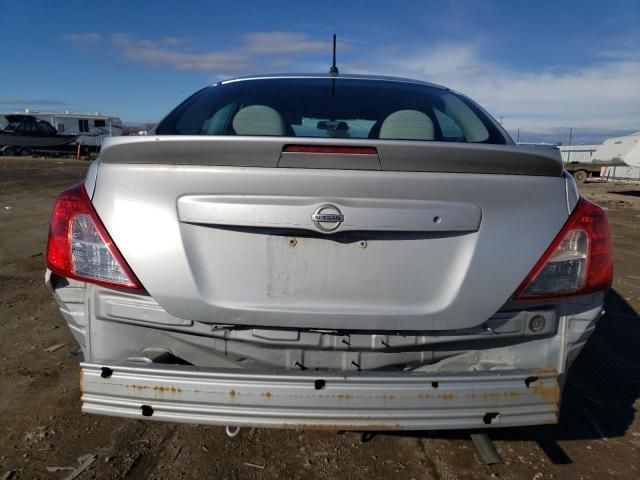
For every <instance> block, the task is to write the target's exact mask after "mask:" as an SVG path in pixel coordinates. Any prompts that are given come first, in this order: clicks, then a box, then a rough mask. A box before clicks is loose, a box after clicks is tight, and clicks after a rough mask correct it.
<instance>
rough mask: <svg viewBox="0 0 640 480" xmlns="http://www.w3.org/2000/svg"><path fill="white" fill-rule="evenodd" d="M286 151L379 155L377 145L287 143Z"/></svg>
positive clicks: (284, 150)
mask: <svg viewBox="0 0 640 480" xmlns="http://www.w3.org/2000/svg"><path fill="white" fill-rule="evenodd" d="M282 151H283V152H284V153H334V154H341V155H378V149H377V148H375V147H356V146H351V145H286V146H285V147H284V149H283V150H282Z"/></svg>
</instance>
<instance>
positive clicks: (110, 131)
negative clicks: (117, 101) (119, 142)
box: [25, 109, 123, 149]
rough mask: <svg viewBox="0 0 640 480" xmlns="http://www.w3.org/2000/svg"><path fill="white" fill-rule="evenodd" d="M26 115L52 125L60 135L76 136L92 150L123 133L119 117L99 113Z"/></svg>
mask: <svg viewBox="0 0 640 480" xmlns="http://www.w3.org/2000/svg"><path fill="white" fill-rule="evenodd" d="M25 114H27V115H30V116H33V117H35V118H38V119H40V120H43V121H45V122H48V123H50V124H51V125H52V126H53V127H54V129H56V130H57V131H58V133H60V134H68V135H75V136H76V137H77V139H76V141H77V143H79V144H80V145H82V146H83V147H86V148H90V149H99V148H100V147H101V146H102V142H103V141H104V139H105V138H107V137H117V136H120V135H122V133H123V125H122V121H121V120H120V119H119V118H118V117H113V116H110V115H101V114H100V113H97V112H96V113H76V112H69V111H66V112H41V111H39V110H34V109H27V110H25Z"/></svg>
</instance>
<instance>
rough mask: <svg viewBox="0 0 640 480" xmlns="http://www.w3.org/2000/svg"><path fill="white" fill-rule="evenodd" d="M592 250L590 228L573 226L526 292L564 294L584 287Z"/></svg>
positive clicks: (529, 294)
mask: <svg viewBox="0 0 640 480" xmlns="http://www.w3.org/2000/svg"><path fill="white" fill-rule="evenodd" d="M588 253H589V238H588V237H587V232H585V231H584V230H571V231H570V232H569V233H568V234H567V236H566V237H565V238H564V240H563V241H562V243H560V245H558V247H557V248H556V250H555V252H553V254H552V255H551V257H549V260H547V263H546V264H545V266H544V267H543V268H542V270H540V272H539V273H538V274H537V275H536V277H535V278H534V279H533V281H532V282H531V283H530V284H529V286H528V287H527V288H526V289H525V290H524V291H523V292H522V293H523V295H525V296H537V295H547V294H549V293H554V294H556V295H561V294H563V293H569V292H575V291H576V290H579V289H581V288H582V287H583V286H584V282H585V280H586V272H587V260H588Z"/></svg>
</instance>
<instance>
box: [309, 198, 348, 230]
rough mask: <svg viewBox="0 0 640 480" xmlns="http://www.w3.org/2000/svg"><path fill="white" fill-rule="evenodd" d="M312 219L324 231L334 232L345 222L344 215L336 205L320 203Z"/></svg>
mask: <svg viewBox="0 0 640 480" xmlns="http://www.w3.org/2000/svg"><path fill="white" fill-rule="evenodd" d="M311 221H312V222H313V224H314V225H315V226H316V227H318V229H319V230H322V231H323V232H333V231H334V230H335V229H336V228H338V227H339V226H340V225H341V224H342V222H344V215H343V214H342V212H341V211H340V209H339V208H338V207H336V206H335V205H330V204H326V205H320V206H319V207H318V208H317V209H316V211H315V212H313V215H311Z"/></svg>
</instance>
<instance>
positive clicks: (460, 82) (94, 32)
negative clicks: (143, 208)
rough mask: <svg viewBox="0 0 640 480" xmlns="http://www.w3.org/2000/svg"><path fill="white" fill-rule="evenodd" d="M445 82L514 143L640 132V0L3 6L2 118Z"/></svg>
mask: <svg viewBox="0 0 640 480" xmlns="http://www.w3.org/2000/svg"><path fill="white" fill-rule="evenodd" d="M334 32H336V33H337V34H338V39H339V45H338V64H339V66H340V70H341V72H344V73H379V74H385V75H399V76H409V77H413V78H420V79H425V80H430V81H434V82H437V83H443V84H445V85H447V86H450V87H452V88H455V89H457V90H460V91H462V92H464V93H466V94H467V95H469V96H471V97H472V98H474V99H475V100H477V101H479V102H480V103H481V104H482V105H483V106H485V108H487V109H488V110H489V111H490V112H491V113H492V114H493V115H494V116H496V117H497V118H499V117H502V118H503V122H504V125H505V127H507V128H508V129H509V131H511V132H512V133H513V134H514V136H515V134H516V133H515V132H516V130H517V129H518V128H521V135H522V136H523V138H524V139H525V140H531V141H533V140H553V141H556V140H557V141H562V140H565V141H566V136H567V133H568V128H569V127H574V129H575V136H576V140H577V141H578V142H580V141H583V142H585V141H590V140H592V139H596V138H600V139H601V138H605V137H607V136H610V135H612V134H619V133H625V132H631V131H638V130H640V47H639V46H640V2H638V1H637V0H635V1H615V0H614V1H609V2H606V3H605V2H597V1H591V0H585V1H580V2H578V1H575V2H559V1H554V2H552V1H536V2H524V1H491V0H483V1H480V0H478V1H460V2H453V1H451V2H449V1H443V0H440V1H437V2H432V1H415V2H403V1H395V2H389V1H385V2H378V1H367V2H365V1H362V2H359V1H352V2H348V1H346V0H345V1H341V2H332V1H329V0H325V1H323V2H300V1H297V2H281V1H276V0H269V1H263V2H259V1H253V2H242V1H235V2H212V1H209V2H189V1H183V2H176V1H175V0H174V1H171V2H165V1H159V0H156V1H154V2H135V1H127V2H124V1H123V2H121V1H118V0H111V1H109V2H87V1H62V0H60V1H58V2H53V1H41V2H38V1H29V2H27V1H15V0H0V33H1V37H0V38H2V44H3V55H2V66H1V67H0V69H1V72H0V111H14V110H19V109H23V108H25V107H31V108H39V109H41V110H44V109H47V110H56V111H58V110H67V109H68V110H72V111H100V112H103V113H108V114H112V115H118V116H120V117H121V118H123V120H125V121H126V122H132V123H134V122H135V123H138V122H153V121H157V120H159V119H160V118H162V116H163V115H164V114H166V113H167V112H168V111H169V110H170V109H171V108H172V107H173V106H175V105H176V104H177V103H178V102H179V101H180V100H182V99H183V98H184V97H186V96H187V95H189V94H190V93H192V92H193V91H195V90H196V89H198V88H201V87H202V86H204V85H207V84H209V83H212V82H214V81H216V80H218V79H222V78H228V77H232V76H236V75H245V74H250V73H266V72H281V71H287V72H291V71H305V72H306V71H311V72H325V71H327V69H328V66H329V60H330V58H329V51H330V43H329V42H330V36H331V34H332V33H334Z"/></svg>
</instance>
